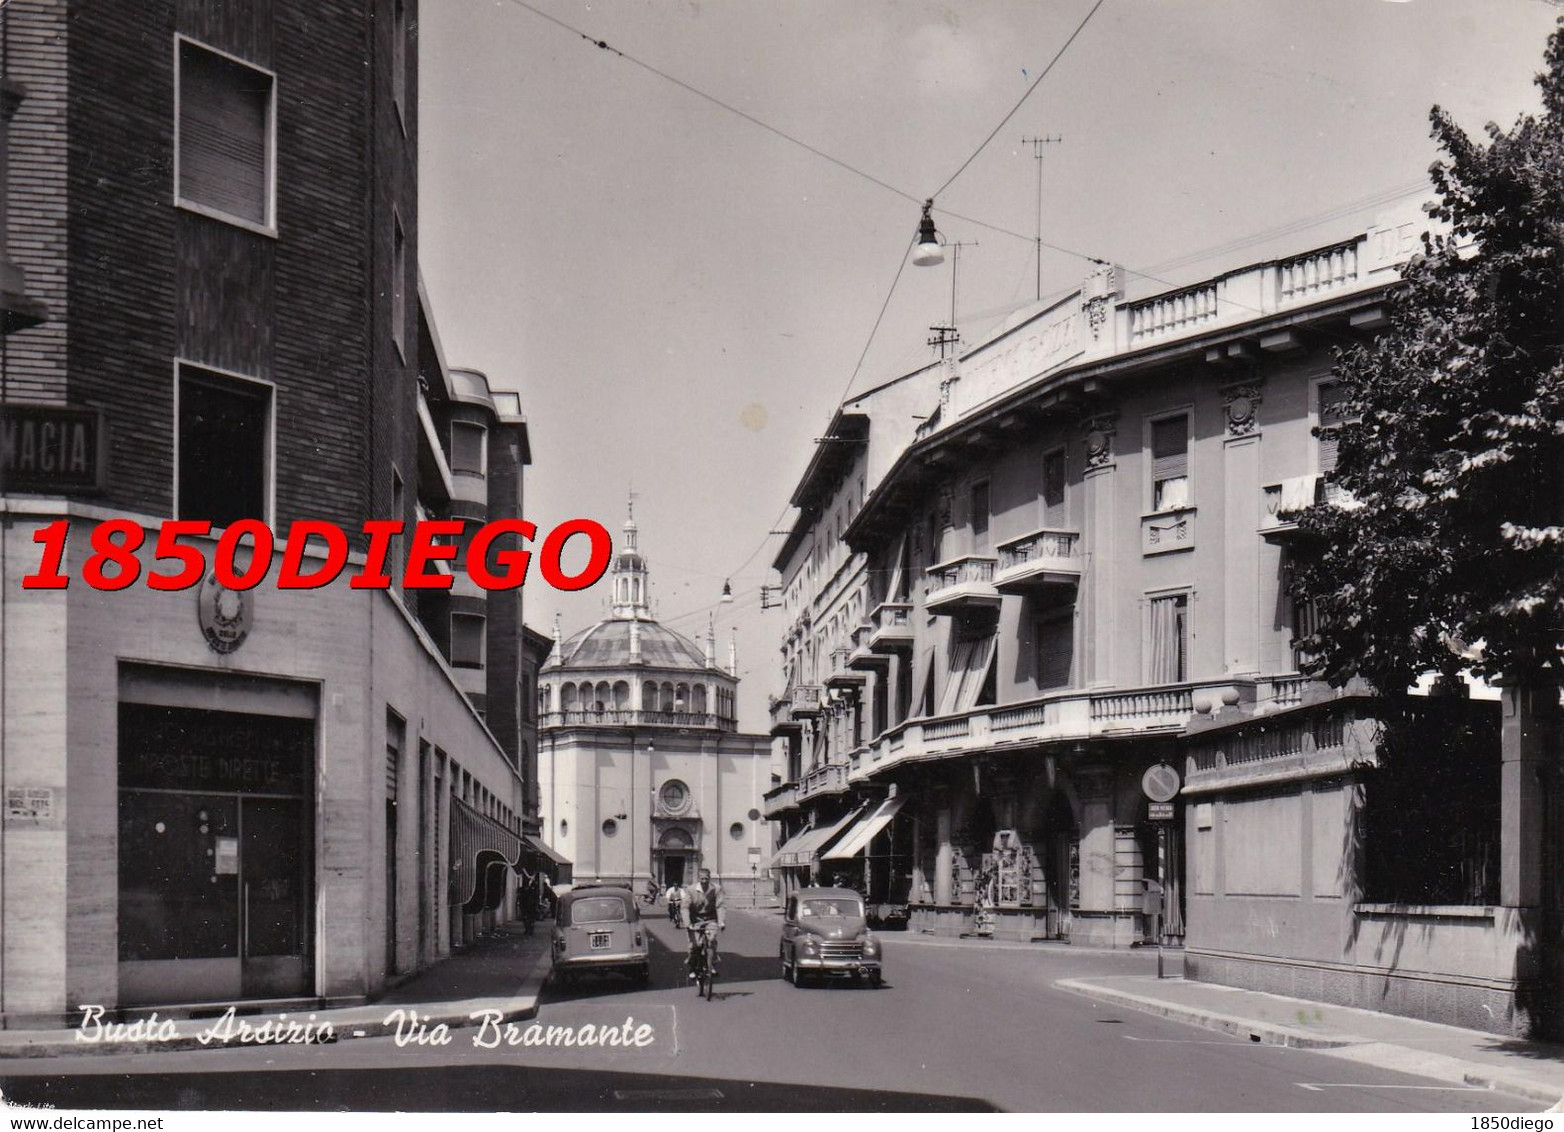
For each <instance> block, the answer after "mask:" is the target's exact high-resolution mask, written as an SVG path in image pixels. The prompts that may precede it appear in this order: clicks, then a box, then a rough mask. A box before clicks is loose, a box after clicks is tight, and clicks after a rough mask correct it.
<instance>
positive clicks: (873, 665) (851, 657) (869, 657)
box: [847, 625, 891, 672]
mask: <svg viewBox="0 0 1564 1132" xmlns="http://www.w3.org/2000/svg"><path fill="white" fill-rule="evenodd" d="M873 637H874V626H873V625H860V626H858V628H856V629H854V630H853V651H852V652H851V653H849V654H848V657H847V666H848V667H849V668H854V669H857V670H858V671H859V672H879V671H881V670H882V669H884V668H886V667H888V666H889V665H890V663H891V661H890V657H887V656H881V655H880V654H879V653H877V652H875V651H874V645H873Z"/></svg>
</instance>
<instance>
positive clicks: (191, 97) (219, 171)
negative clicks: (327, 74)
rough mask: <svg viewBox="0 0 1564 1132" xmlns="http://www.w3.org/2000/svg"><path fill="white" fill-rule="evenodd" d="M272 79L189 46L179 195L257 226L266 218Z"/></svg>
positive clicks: (183, 70) (184, 60) (184, 51)
mask: <svg viewBox="0 0 1564 1132" xmlns="http://www.w3.org/2000/svg"><path fill="white" fill-rule="evenodd" d="M271 93H272V80H271V78H270V76H268V75H266V74H264V73H262V72H260V71H257V70H255V69H254V68H252V67H246V66H244V65H243V64H242V63H237V62H234V61H233V60H231V59H225V58H223V57H222V56H220V55H215V54H213V53H212V52H210V51H206V50H203V49H202V48H200V47H197V46H196V45H194V44H191V43H182V44H181V45H180V56H179V195H180V196H181V197H182V198H184V199H185V200H188V201H191V202H192V203H195V204H202V205H206V206H207V207H208V208H213V209H216V210H217V211H219V212H225V213H228V214H229V215H231V216H236V217H239V218H240V219H243V220H249V221H251V222H253V223H256V224H266V223H268V222H269V221H270V217H269V216H268V215H267V196H268V192H267V189H268V186H267V172H268V169H267V166H268V162H267V144H268V141H269V138H268V129H267V117H268V115H269V113H270V109H271Z"/></svg>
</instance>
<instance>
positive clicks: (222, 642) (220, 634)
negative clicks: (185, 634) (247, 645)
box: [196, 572, 254, 655]
mask: <svg viewBox="0 0 1564 1132" xmlns="http://www.w3.org/2000/svg"><path fill="white" fill-rule="evenodd" d="M253 608H254V603H253V599H252V598H251V597H250V595H249V594H248V593H247V592H245V591H242V590H234V589H229V588H228V587H227V586H225V585H223V584H222V583H221V582H219V581H218V580H217V574H216V573H215V572H214V573H209V574H207V576H206V580H205V581H204V582H202V583H201V588H200V589H199V590H198V591H196V617H197V619H198V620H199V621H200V624H201V635H202V636H203V637H205V638H206V643H207V645H209V646H210V647H211V649H212V651H213V652H215V653H221V654H223V655H227V654H228V653H231V652H233V651H234V650H236V649H237V648H238V647H239V646H240V645H242V644H244V640H245V638H246V637H248V636H249V635H250V621H251V614H252V611H253Z"/></svg>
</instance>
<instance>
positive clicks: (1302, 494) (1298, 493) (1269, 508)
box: [1259, 473, 1358, 544]
mask: <svg viewBox="0 0 1564 1132" xmlns="http://www.w3.org/2000/svg"><path fill="white" fill-rule="evenodd" d="M1261 491H1263V492H1264V496H1265V498H1264V502H1263V503H1262V505H1261V506H1262V514H1261V517H1260V528H1259V529H1260V535H1261V536H1262V537H1263V538H1265V539H1266V541H1268V542H1274V543H1280V544H1285V543H1286V542H1287V540H1288V539H1290V538H1291V537H1292V535H1293V532H1295V531H1296V530H1297V529H1298V515H1299V514H1300V513H1301V512H1303V511H1306V510H1308V509H1309V508H1310V507H1312V506H1314V505H1315V504H1317V503H1329V504H1330V505H1331V506H1332V507H1345V508H1352V507H1356V506H1358V504H1357V501H1356V500H1354V499H1353V498H1352V496H1351V494H1350V493H1348V492H1345V491H1343V490H1342V489H1341V488H1340V487H1338V486H1336V485H1335V484H1333V483H1331V482H1330V481H1329V480H1327V479H1326V478H1325V477H1324V476H1323V475H1319V474H1317V473H1316V474H1314V475H1308V476H1294V477H1292V478H1291V479H1286V480H1282V481H1281V482H1280V483H1273V484H1267V485H1266V486H1265V487H1263V488H1262V489H1261Z"/></svg>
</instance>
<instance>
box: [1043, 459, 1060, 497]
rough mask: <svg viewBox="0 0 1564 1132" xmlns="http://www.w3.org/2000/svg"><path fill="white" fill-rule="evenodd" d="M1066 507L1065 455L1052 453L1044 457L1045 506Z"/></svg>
mask: <svg viewBox="0 0 1564 1132" xmlns="http://www.w3.org/2000/svg"><path fill="white" fill-rule="evenodd" d="M1063 505H1064V453H1063V452H1050V453H1048V455H1046V456H1044V457H1043V506H1045V507H1049V508H1054V507H1062V506H1063Z"/></svg>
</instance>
